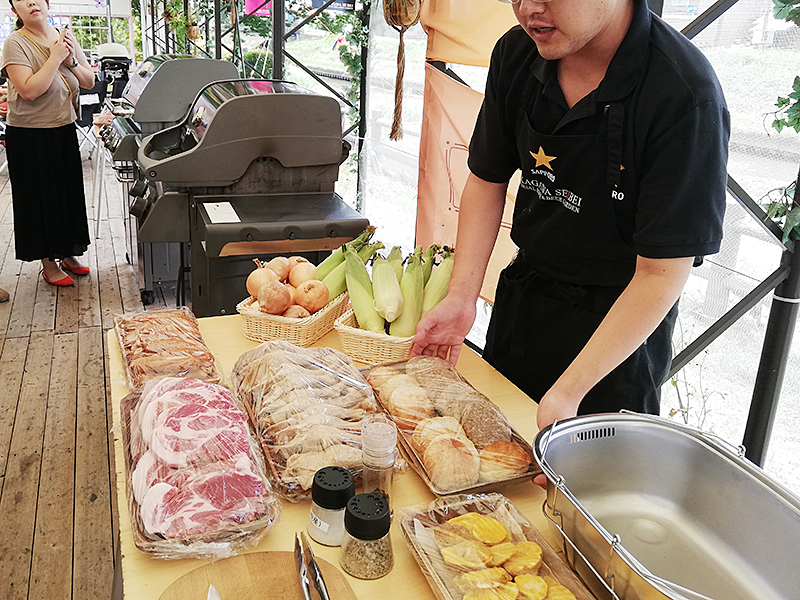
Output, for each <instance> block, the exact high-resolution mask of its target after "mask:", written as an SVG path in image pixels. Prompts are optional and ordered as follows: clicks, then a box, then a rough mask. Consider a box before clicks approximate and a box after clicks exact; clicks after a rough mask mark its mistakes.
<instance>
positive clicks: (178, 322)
mask: <svg viewBox="0 0 800 600" xmlns="http://www.w3.org/2000/svg"><path fill="white" fill-rule="evenodd" d="M114 329H115V331H116V333H117V339H118V340H119V345H120V350H121V352H122V362H123V364H124V366H125V375H126V377H127V381H128V389H130V390H135V389H136V388H138V387H139V386H140V385H142V384H144V383H146V382H147V381H150V380H151V379H157V378H159V377H194V378H196V379H204V380H206V381H214V382H218V381H220V379H221V377H220V373H219V370H218V369H217V365H216V362H215V360H214V355H213V354H211V351H210V350H209V349H208V346H206V343H205V341H204V340H203V336H202V335H201V334H200V328H199V327H198V326H197V320H196V319H195V317H194V315H193V314H192V312H191V311H190V310H189V309H187V308H185V307H181V308H176V309H172V310H158V311H146V312H141V313H130V314H124V315H115V316H114Z"/></svg>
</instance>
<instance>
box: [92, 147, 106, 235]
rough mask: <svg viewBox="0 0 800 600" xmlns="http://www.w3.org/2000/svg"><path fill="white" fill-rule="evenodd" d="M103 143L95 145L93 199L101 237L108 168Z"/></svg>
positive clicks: (97, 233)
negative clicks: (105, 181) (104, 188)
mask: <svg viewBox="0 0 800 600" xmlns="http://www.w3.org/2000/svg"><path fill="white" fill-rule="evenodd" d="M105 150H106V149H105V146H103V144H101V143H99V140H98V143H97V144H96V145H95V153H94V156H95V161H94V190H93V201H94V210H95V217H94V218H95V223H96V232H95V237H96V238H99V237H100V219H101V217H102V216H103V181H104V180H105V170H106V151H105Z"/></svg>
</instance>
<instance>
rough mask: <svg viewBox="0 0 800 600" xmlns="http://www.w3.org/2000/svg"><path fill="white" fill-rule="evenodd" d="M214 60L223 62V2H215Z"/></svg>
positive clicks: (219, 0) (218, 0)
mask: <svg viewBox="0 0 800 600" xmlns="http://www.w3.org/2000/svg"><path fill="white" fill-rule="evenodd" d="M214 58H216V59H217V60H222V2H221V0H214Z"/></svg>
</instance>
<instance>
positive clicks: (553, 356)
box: [483, 84, 678, 414]
mask: <svg viewBox="0 0 800 600" xmlns="http://www.w3.org/2000/svg"><path fill="white" fill-rule="evenodd" d="M532 85H533V84H531V85H530V89H532ZM527 95H528V94H525V95H523V97H525V96H527ZM622 108H623V107H622V105H621V104H611V105H609V106H606V108H605V119H604V125H603V127H602V130H601V131H600V132H598V133H597V135H582V136H557V135H556V136H553V135H544V134H541V133H538V132H537V131H535V130H534V129H533V127H531V125H530V121H529V119H528V117H527V112H526V111H525V110H523V109H520V115H519V117H518V119H517V127H516V131H517V147H518V148H519V149H520V158H521V169H522V182H521V184H520V188H519V191H518V193H517V199H516V205H515V208H514V224H513V229H512V237H513V238H514V239H515V241H516V242H517V245H518V246H520V247H521V248H523V249H522V250H520V252H519V253H518V254H517V256H516V258H515V259H514V261H512V263H511V264H510V265H509V266H508V267H506V269H504V270H503V271H502V273H501V275H500V280H499V281H498V285H497V292H496V295H495V304H494V308H493V311H492V317H491V321H490V323H489V329H488V331H487V336H486V348H485V350H484V354H483V356H484V358H485V359H486V360H487V361H488V362H489V363H490V364H491V365H492V366H494V367H495V368H496V369H497V370H498V371H500V372H501V373H502V374H503V375H505V376H506V377H507V378H508V379H510V380H511V381H512V382H514V384H515V385H517V387H519V388H520V389H521V390H522V391H524V392H525V393H526V394H527V395H528V396H530V397H531V398H532V399H533V400H535V401H537V402H538V401H539V400H540V399H541V398H542V396H543V395H544V394H545V393H546V392H547V391H548V390H549V389H550V387H551V386H552V385H553V384H554V383H555V381H556V380H557V379H558V378H559V377H560V376H561V374H562V373H563V372H564V371H565V370H566V368H567V367H568V366H569V365H570V364H571V363H572V361H573V360H574V359H575V357H576V356H577V355H578V353H579V352H580V351H581V350H582V349H583V347H584V346H585V345H586V343H587V342H588V341H589V338H590V337H591V336H592V334H593V333H594V331H595V330H596V329H597V327H598V326H599V325H600V322H601V321H602V320H603V318H604V317H605V315H606V313H607V312H608V310H609V309H610V308H611V306H612V305H613V304H614V302H615V301H616V299H617V298H618V297H619V295H620V294H621V293H622V291H623V290H624V289H625V285H627V284H625V285H622V284H619V285H577V284H574V283H567V282H566V281H570V280H574V278H575V272H576V270H575V269H572V268H570V266H569V265H568V264H567V265H565V267H564V272H565V274H566V276H565V278H564V280H559V279H558V277H557V276H554V275H553V273H552V270H553V269H552V268H546V269H542V268H537V266H535V265H534V264H531V263H532V262H533V263H535V256H531V254H532V253H531V252H526V250H525V249H524V248H525V244H524V240H525V237H526V235H528V234H530V235H534V234H535V235H537V236H538V237H539V239H540V240H541V235H542V231H543V230H541V229H539V228H542V227H545V228H549V230H550V231H551V232H552V233H551V235H553V236H559V237H558V239H556V238H555V237H554V244H556V243H559V244H561V245H562V247H563V248H564V249H565V250H568V249H569V248H568V245H567V244H568V241H569V240H574V241H575V244H576V245H581V244H582V245H584V246H585V248H584V249H583V250H582V251H589V252H591V251H593V250H596V251H597V252H599V253H602V256H603V258H604V259H608V260H610V261H620V262H624V261H627V262H628V263H630V261H631V260H634V261H635V255H633V256H632V255H631V252H632V251H631V249H630V248H629V247H626V246H625V245H624V244H621V243H620V234H619V232H618V225H617V218H616V214H617V212H618V211H631V210H633V209H635V203H636V197H635V193H631V191H630V190H628V191H627V194H628V197H626V198H623V199H620V197H619V193H618V192H617V191H616V184H617V183H618V182H619V179H620V167H621V158H622V129H623V110H622ZM553 157H555V158H553ZM630 166H631V167H633V165H630ZM572 258H573V260H572V261H571V262H572V264H573V265H574V264H575V260H574V255H573V257H572ZM565 262H566V263H569V262H570V261H565ZM633 268H634V266H633V265H632V266H631V270H630V272H631V274H632V273H633ZM543 271H546V273H545V272H543ZM677 308H678V307H677V304H676V305H675V306H673V307H672V309H671V310H670V312H669V313H668V315H667V316H666V317H665V319H664V320H663V321H662V323H661V324H660V325H659V327H658V328H657V329H656V331H655V332H653V334H652V335H651V336H650V337H649V338H648V339H647V340H646V341H645V343H644V344H642V345H641V346H640V347H639V348H638V349H637V350H636V351H635V352H634V353H633V354H632V355H631V356H630V357H629V358H628V359H627V360H625V361H624V362H623V363H622V364H620V365H619V366H618V367H617V368H616V369H614V370H613V371H612V372H611V373H609V374H608V375H607V376H606V377H605V378H604V379H603V380H601V381H600V382H598V383H597V385H595V386H594V387H593V388H592V389H591V390H590V391H589V393H588V394H587V395H586V396H585V397H584V399H583V400H582V401H581V404H580V407H579V409H578V414H595V413H601V412H617V411H619V410H621V409H623V408H624V409H629V410H633V411H637V412H645V413H650V414H658V413H659V400H660V388H661V385H662V384H663V383H664V381H665V380H666V376H667V373H668V370H669V366H670V362H671V359H672V331H673V328H674V325H675V319H676V317H677V312H678V310H677Z"/></svg>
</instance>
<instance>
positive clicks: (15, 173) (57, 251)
mask: <svg viewBox="0 0 800 600" xmlns="http://www.w3.org/2000/svg"><path fill="white" fill-rule="evenodd" d="M9 2H10V4H11V10H13V11H14V14H16V15H17V17H18V18H17V30H16V31H15V32H13V33H12V34H11V35H10V36H8V39H6V42H5V45H4V46H3V59H2V63H1V64H0V71H2V74H3V75H4V76H6V77H7V78H8V80H9V86H8V116H7V118H6V123H7V126H6V152H7V155H8V174H9V177H10V178H11V193H12V197H13V205H14V236H15V244H16V246H15V247H16V256H17V259H19V260H24V261H34V260H41V261H42V276H43V277H44V279H45V281H47V283H49V284H51V285H58V286H63V285H72V284H73V283H74V280H73V279H72V277H70V275H69V274H68V273H67V272H65V271H68V272H70V273H72V274H74V275H86V274H88V273H89V268H88V267H86V266H84V265H82V264H81V263H80V261H79V260H78V259H77V258H76V257H78V256H80V255H82V254H83V253H84V252H85V251H86V249H87V248H88V247H89V224H88V222H87V219H86V199H85V197H84V194H83V171H82V168H81V156H80V150H79V148H78V138H77V135H76V130H75V121H76V120H77V119H78V116H79V114H80V104H79V102H80V100H79V96H80V90H79V87H83V88H91V87H92V86H93V85H94V72H93V71H92V69H91V67H90V66H89V63H88V61H87V60H86V57H85V56H84V54H83V51H82V50H81V48H80V46H79V45H78V43H77V42H76V40H75V38H74V36H73V35H72V33H71V32H70V31H68V30H63V31H59V30H57V29H56V28H55V27H53V26H51V25H49V24H48V22H47V11H48V8H49V6H50V3H49V1H48V0H9Z"/></svg>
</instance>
